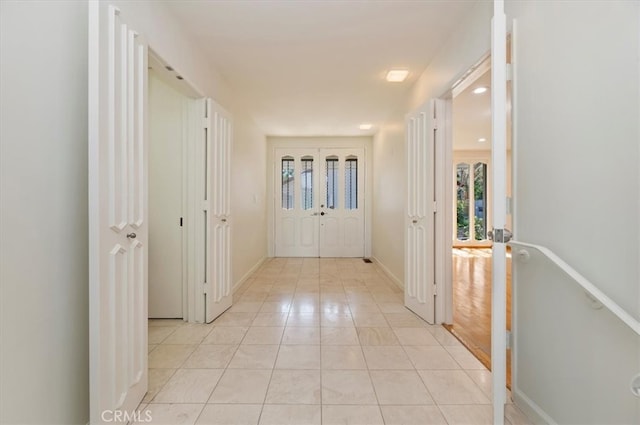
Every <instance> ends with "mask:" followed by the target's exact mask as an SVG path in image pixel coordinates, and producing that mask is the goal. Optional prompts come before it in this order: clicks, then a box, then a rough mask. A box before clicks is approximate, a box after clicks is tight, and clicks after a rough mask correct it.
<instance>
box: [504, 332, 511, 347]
mask: <svg viewBox="0 0 640 425" xmlns="http://www.w3.org/2000/svg"><path fill="white" fill-rule="evenodd" d="M512 338H513V335H512V334H511V331H507V337H506V338H505V340H506V342H507V350H509V349H511V348H512V345H513V344H512V342H513V341H512V340H511V339H512Z"/></svg>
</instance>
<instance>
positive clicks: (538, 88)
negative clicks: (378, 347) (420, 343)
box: [507, 1, 640, 424]
mask: <svg viewBox="0 0 640 425" xmlns="http://www.w3.org/2000/svg"><path fill="white" fill-rule="evenodd" d="M507 14H508V18H516V19H517V24H516V25H517V26H516V31H517V32H516V36H515V39H514V46H515V49H516V58H515V60H516V79H515V89H516V96H517V100H516V102H515V104H514V106H515V114H516V115H515V118H516V120H517V129H516V133H515V140H514V148H515V149H516V150H517V151H516V152H517V153H516V158H515V168H516V170H517V181H516V185H515V197H516V200H517V212H516V225H517V228H516V229H515V230H516V236H517V238H518V239H520V240H522V241H526V242H532V243H537V244H540V245H544V246H547V247H549V248H550V249H552V250H553V251H555V252H556V253H557V254H558V255H559V256H560V257H561V258H563V259H564V260H566V261H567V262H568V263H569V264H570V265H572V266H573V267H574V268H575V269H576V270H578V271H579V272H580V273H582V274H583V275H584V276H585V277H587V278H588V279H589V280H591V281H593V282H594V284H596V285H597V286H598V287H599V288H600V289H601V290H602V291H603V292H605V293H606V294H607V295H608V296H610V297H611V298H612V299H613V300H614V301H616V302H617V303H619V304H620V305H621V306H622V307H624V308H625V309H626V310H627V311H628V312H629V313H631V314H632V315H634V316H635V317H636V318H637V317H640V284H639V282H640V273H639V267H640V261H638V260H639V255H640V229H639V224H640V223H639V221H640V219H639V217H640V196H639V194H640V181H639V178H640V175H639V169H640V163H639V154H640V142H639V140H640V130H639V125H640V120H639V116H640V99H639V89H640V81H639V79H640V67H639V63H638V53H639V50H640V46H639V36H638V35H639V34H640V19H639V18H640V3H638V2H618V1H607V2H604V1H596V2H587V1H582V2H519V1H509V2H508V3H507ZM516 264H518V263H517V262H516ZM532 264H534V265H537V268H538V274H535V273H532V272H529V271H527V270H528V266H525V265H522V266H519V265H518V266H517V268H516V272H517V275H516V277H515V283H514V286H515V287H516V290H517V294H516V296H515V303H516V306H515V307H516V319H517V328H516V330H515V332H516V339H517V341H516V342H517V344H518V347H532V346H535V345H537V346H538V347H540V342H541V341H546V342H545V347H549V348H550V350H546V349H544V348H543V347H540V348H542V352H535V350H525V349H522V350H517V352H518V354H517V357H516V361H517V365H516V376H517V380H516V385H515V391H514V393H515V394H516V396H519V397H520V396H522V397H529V398H531V399H532V401H534V402H535V403H537V404H538V407H540V409H541V410H542V411H543V412H545V413H546V414H547V415H548V416H549V417H550V418H551V419H552V420H554V421H556V422H559V423H570V422H571V423H584V424H587V423H638V422H639V421H640V400H639V399H637V398H633V396H632V395H631V393H630V392H629V381H630V380H631V376H632V373H637V372H638V371H640V339H639V338H638V337H635V341H634V339H633V337H631V336H629V334H628V333H625V332H623V329H622V328H624V327H623V326H621V325H617V324H615V320H614V319H613V318H612V316H610V314H609V313H607V312H606V310H591V309H589V308H585V307H584V306H585V304H586V299H585V297H584V295H583V294H582V292H581V291H575V294H574V295H573V297H572V298H570V295H571V293H565V292H566V291H568V290H569V289H566V288H567V287H569V286H571V285H572V283H571V281H569V280H567V279H565V278H562V276H561V275H560V276H557V277H555V278H554V279H550V278H549V277H547V276H549V275H547V274H541V273H543V272H544V273H547V272H546V271H545V270H547V269H551V270H553V268H552V267H551V266H549V265H548V263H546V262H544V261H543V260H540V261H539V262H537V263H535V262H534V261H533V260H532ZM541 283H544V284H541ZM546 283H551V285H549V286H545V284H546ZM518 288H520V289H518ZM560 297H563V298H561V299H563V300H566V302H564V303H563V304H562V305H560V306H557V305H556V300H557V299H560ZM573 300H577V301H573ZM536 312H538V314H544V316H546V317H549V316H558V317H561V321H560V322H559V323H557V325H560V326H553V327H545V324H544V323H543V322H539V321H537V320H534V318H535V317H536V316H535V314H536ZM605 323H606V324H607V326H604V324H605ZM549 351H550V352H551V353H553V354H554V355H548V353H549ZM557 353H561V354H560V355H555V354H557ZM532 369H535V370H536V373H535V374H531V373H528V372H530V371H531V370H532ZM549 375H551V376H549ZM557 399H560V400H562V405H557V402H556V401H555V400H557Z"/></svg>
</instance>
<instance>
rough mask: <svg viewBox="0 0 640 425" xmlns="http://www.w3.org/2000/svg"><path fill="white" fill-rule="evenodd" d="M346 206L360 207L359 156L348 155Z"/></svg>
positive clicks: (345, 170)
mask: <svg viewBox="0 0 640 425" xmlns="http://www.w3.org/2000/svg"><path fill="white" fill-rule="evenodd" d="M344 186H345V187H344V207H345V209H347V210H357V209H358V158H357V157H355V156H348V157H347V160H346V161H345V167H344Z"/></svg>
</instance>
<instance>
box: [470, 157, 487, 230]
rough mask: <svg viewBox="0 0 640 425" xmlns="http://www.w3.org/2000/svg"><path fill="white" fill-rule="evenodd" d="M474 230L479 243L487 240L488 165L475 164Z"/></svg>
mask: <svg viewBox="0 0 640 425" xmlns="http://www.w3.org/2000/svg"><path fill="white" fill-rule="evenodd" d="M473 202H474V207H473V211H474V214H473V217H474V220H473V221H474V223H473V229H474V237H475V240H477V241H482V240H485V239H487V164H484V163H482V162H476V163H475V164H473Z"/></svg>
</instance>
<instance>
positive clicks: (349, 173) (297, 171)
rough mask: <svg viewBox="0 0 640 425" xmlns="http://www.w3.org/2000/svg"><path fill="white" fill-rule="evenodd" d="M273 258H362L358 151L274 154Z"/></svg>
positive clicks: (361, 171)
mask: <svg viewBox="0 0 640 425" xmlns="http://www.w3.org/2000/svg"><path fill="white" fill-rule="evenodd" d="M275 158H276V160H275V164H274V166H275V182H274V184H275V194H276V200H275V201H276V205H275V236H276V237H275V243H276V247H275V254H276V256H277V257H362V256H363V255H364V225H365V223H364V217H365V215H364V210H365V209H364V178H365V163H364V149H363V148H323V149H319V148H277V149H276V150H275Z"/></svg>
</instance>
